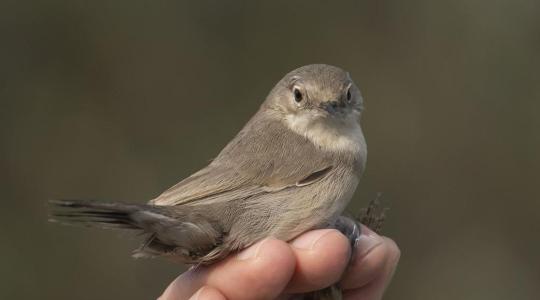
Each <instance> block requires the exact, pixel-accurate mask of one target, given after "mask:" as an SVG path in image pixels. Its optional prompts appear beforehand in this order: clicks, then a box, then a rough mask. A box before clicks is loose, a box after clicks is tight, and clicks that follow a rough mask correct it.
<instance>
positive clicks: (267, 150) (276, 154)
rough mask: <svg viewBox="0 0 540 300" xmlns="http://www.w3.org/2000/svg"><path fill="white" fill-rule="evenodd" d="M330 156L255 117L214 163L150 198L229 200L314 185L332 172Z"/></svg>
mask: <svg viewBox="0 0 540 300" xmlns="http://www.w3.org/2000/svg"><path fill="white" fill-rule="evenodd" d="M332 167H333V160H332V157H330V156H328V155H325V153H324V151H321V150H319V149H317V148H316V146H315V145H314V144H313V143H312V142H311V141H309V140H308V139H307V138H305V137H303V136H300V135H298V134H296V133H294V132H292V131H291V130H289V129H288V128H286V127H285V125H284V124H283V123H282V122H281V121H280V120H275V119H271V118H264V117H259V118H253V119H252V121H250V122H249V123H248V124H247V125H246V126H245V127H244V129H242V131H240V133H239V134H238V135H237V136H236V137H235V138H234V139H233V140H232V141H231V142H230V143H229V144H228V145H227V146H226V147H225V148H224V149H223V150H222V152H221V153H220V154H219V155H218V157H216V159H214V161H213V162H212V163H211V164H210V165H208V166H207V167H205V168H203V169H202V170H200V171H198V172H197V173H195V174H193V175H191V176H190V177H188V178H186V179H184V180H182V181H181V182H179V183H178V184H176V185H175V186H173V187H171V188H170V189H168V190H166V191H165V192H164V193H163V194H161V195H160V196H158V197H157V198H155V199H154V200H152V201H151V203H152V204H155V205H179V204H186V203H190V202H195V201H200V200H205V201H208V200H209V199H211V200H212V201H228V200H234V199H242V198H246V197H249V196H253V195H255V194H260V193H268V192H272V191H277V190H281V189H284V188H288V187H291V186H297V187H303V186H306V185H309V184H311V183H314V182H316V181H318V180H319V179H321V178H322V177H324V176H325V175H326V174H327V173H328V172H330V171H331V170H332Z"/></svg>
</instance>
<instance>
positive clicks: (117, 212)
mask: <svg viewBox="0 0 540 300" xmlns="http://www.w3.org/2000/svg"><path fill="white" fill-rule="evenodd" d="M50 204H51V206H52V209H51V215H50V219H49V221H51V222H59V223H61V224H68V225H82V226H90V227H100V228H106V229H131V230H138V231H139V232H140V233H143V234H147V236H148V238H147V239H146V241H145V242H144V243H143V244H142V245H141V247H140V248H139V249H137V250H135V252H134V256H135V257H154V256H164V255H172V256H180V257H181V258H182V262H186V263H198V262H200V261H201V260H203V259H207V260H210V259H214V257H213V256H215V255H214V254H212V253H210V251H211V250H212V249H213V248H215V247H216V246H217V245H218V244H220V241H221V231H220V230H219V228H217V227H216V225H215V223H212V222H209V221H208V220H207V219H205V218H201V217H200V216H199V215H197V214H191V213H190V210H183V209H182V208H180V207H174V208H173V207H171V206H159V205H151V204H127V203H119V202H113V203H104V202H99V201H84V200H54V201H50ZM206 255H209V256H208V257H207V258H205V257H206Z"/></svg>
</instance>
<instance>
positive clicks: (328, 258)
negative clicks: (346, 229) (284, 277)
mask: <svg viewBox="0 0 540 300" xmlns="http://www.w3.org/2000/svg"><path fill="white" fill-rule="evenodd" d="M291 246H292V247H291V248H292V249H293V251H294V254H295V255H296V270H295V272H294V275H293V277H292V279H291V281H290V282H289V284H288V286H287V288H286V292H288V293H301V292H307V291H314V290H319V289H323V288H325V287H328V286H330V285H332V284H333V283H336V282H338V281H339V279H340V278H341V276H342V274H343V271H344V270H345V268H346V267H347V264H348V262H349V257H350V245H349V242H348V240H347V238H346V237H345V236H344V235H343V234H341V233H340V232H339V231H337V230H335V229H321V230H313V231H309V232H307V233H305V234H303V235H301V236H300V237H298V238H296V239H295V240H293V241H292V242H291Z"/></svg>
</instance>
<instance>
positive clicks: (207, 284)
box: [159, 228, 400, 300]
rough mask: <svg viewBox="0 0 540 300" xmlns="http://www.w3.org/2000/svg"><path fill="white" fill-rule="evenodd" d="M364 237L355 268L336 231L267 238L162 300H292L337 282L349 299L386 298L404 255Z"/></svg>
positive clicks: (192, 276)
mask: <svg viewBox="0 0 540 300" xmlns="http://www.w3.org/2000/svg"><path fill="white" fill-rule="evenodd" d="M362 232H365V233H367V234H364V235H363V237H362V239H361V242H360V243H359V244H358V246H357V251H356V252H355V256H354V257H353V259H352V262H351V264H350V265H349V255H350V252H349V251H350V250H349V249H350V247H349V244H348V241H347V239H346V238H345V236H343V235H342V234H341V233H339V232H338V231H336V230H334V229H320V230H313V231H309V232H307V233H304V234H302V235H301V236H299V237H297V238H296V239H294V240H293V241H291V242H290V243H285V242H283V241H280V240H276V239H272V238H268V239H265V240H263V241H261V242H259V243H257V244H255V245H253V246H251V247H249V248H247V249H246V250H244V251H243V252H241V253H239V254H237V255H236V256H232V257H229V258H227V259H225V260H224V261H222V262H220V263H217V264H214V265H212V266H207V267H202V268H198V269H190V270H189V271H187V272H185V273H183V274H181V275H180V276H179V277H177V278H176V279H175V280H174V281H173V282H172V283H171V284H170V285H169V286H168V287H167V288H166V290H165V291H164V292H163V294H162V296H161V297H159V299H160V300H182V299H196V300H217V299H234V300H237V299H238V300H242V299H288V298H290V295H291V294H292V293H301V292H308V291H314V290H320V289H323V288H324V287H327V286H329V285H331V284H333V283H335V282H339V284H340V286H341V287H342V288H343V297H344V299H350V300H353V299H354V300H376V299H381V298H382V295H383V293H384V290H385V288H386V287H387V286H388V284H389V283H390V280H391V278H392V275H393V273H394V270H395V269H396V266H397V263H398V261H399V257H400V250H399V248H398V247H397V245H396V244H395V243H394V241H392V240H391V239H389V238H386V237H382V236H379V235H377V234H375V233H373V232H371V231H369V229H366V228H362ZM368 236H369V237H368ZM366 237H367V238H366Z"/></svg>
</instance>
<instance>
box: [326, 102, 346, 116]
mask: <svg viewBox="0 0 540 300" xmlns="http://www.w3.org/2000/svg"><path fill="white" fill-rule="evenodd" d="M345 107H346V104H345V102H343V101H341V100H328V101H325V102H322V103H321V104H320V108H321V109H323V110H325V111H327V112H328V113H330V114H336V113H338V112H342V111H343V110H344V109H345Z"/></svg>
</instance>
